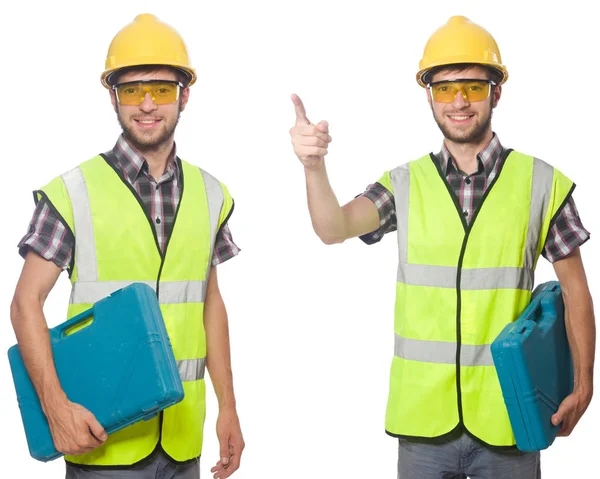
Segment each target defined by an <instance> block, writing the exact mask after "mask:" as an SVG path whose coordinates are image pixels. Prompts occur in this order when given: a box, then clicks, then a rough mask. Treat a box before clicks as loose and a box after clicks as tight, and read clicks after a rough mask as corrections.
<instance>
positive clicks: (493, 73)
mask: <svg viewBox="0 0 600 479" xmlns="http://www.w3.org/2000/svg"><path fill="white" fill-rule="evenodd" d="M473 67H481V68H483V69H485V70H487V71H488V72H489V74H490V78H489V79H490V80H492V81H493V82H494V83H496V85H499V84H500V82H501V81H502V77H503V76H504V74H503V73H502V72H500V71H499V70H497V69H495V68H494V67H491V66H489V65H483V64H481V63H454V64H450V65H440V66H439V67H434V68H432V69H431V70H429V71H428V72H426V73H425V74H424V75H423V77H422V80H423V83H425V84H428V83H430V82H431V79H432V78H433V76H434V75H435V74H436V73H438V72H441V71H442V70H443V71H450V72H458V71H462V70H466V69H467V68H473Z"/></svg>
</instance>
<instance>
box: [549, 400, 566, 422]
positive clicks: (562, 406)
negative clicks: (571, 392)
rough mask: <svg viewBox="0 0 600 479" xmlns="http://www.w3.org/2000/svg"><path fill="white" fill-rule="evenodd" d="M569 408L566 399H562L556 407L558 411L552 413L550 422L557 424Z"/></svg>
mask: <svg viewBox="0 0 600 479" xmlns="http://www.w3.org/2000/svg"><path fill="white" fill-rule="evenodd" d="M568 409H569V405H568V403H567V401H563V402H562V403H561V404H560V406H559V407H558V411H556V413H554V414H553V415H552V424H553V425H554V426H558V425H559V424H560V423H561V422H562V421H563V419H564V418H565V416H566V414H567V411H568Z"/></svg>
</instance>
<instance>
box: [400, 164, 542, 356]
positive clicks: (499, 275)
mask: <svg viewBox="0 0 600 479" xmlns="http://www.w3.org/2000/svg"><path fill="white" fill-rule="evenodd" d="M532 175H533V176H532V189H531V205H530V212H529V225H528V230H527V240H526V246H525V252H524V253H525V256H524V267H523V268H517V267H500V268H462V269H461V274H460V284H458V285H457V278H458V277H459V276H458V275H457V273H458V268H457V267H455V266H438V265H427V264H414V263H408V261H407V255H408V224H409V220H408V212H409V206H410V205H409V199H410V169H409V165H408V164H406V165H402V166H401V167H399V168H397V169H396V174H395V175H393V176H392V184H393V189H394V192H395V196H394V200H395V205H396V216H397V220H398V255H399V259H400V261H399V266H398V282H399V283H404V284H409V285H415V286H431V287H438V288H457V287H459V288H460V290H462V291H468V290H487V289H503V288H508V289H524V290H531V289H533V284H534V269H535V258H536V251H537V248H538V243H537V241H538V238H539V237H540V235H541V231H540V225H542V224H543V220H544V215H545V213H546V211H547V209H548V206H549V202H550V192H551V191H552V182H553V168H552V167H551V166H550V165H548V164H546V163H544V162H543V161H540V160H538V159H537V158H534V163H533V172H532ZM456 347H457V343H456V342H441V341H424V340H415V339H409V338H404V337H401V336H399V335H396V337H395V347H394V349H395V355H396V356H398V357H400V358H403V359H409V360H414V361H422V362H432V363H440V364H454V363H456ZM460 364H461V365H462V366H493V364H494V363H493V361H492V357H491V353H490V345H489V344H483V345H467V344H461V351H460Z"/></svg>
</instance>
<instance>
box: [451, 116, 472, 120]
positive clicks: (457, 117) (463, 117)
mask: <svg viewBox="0 0 600 479" xmlns="http://www.w3.org/2000/svg"><path fill="white" fill-rule="evenodd" d="M450 118H452V119H453V120H466V119H467V118H469V117H468V116H451V117H450Z"/></svg>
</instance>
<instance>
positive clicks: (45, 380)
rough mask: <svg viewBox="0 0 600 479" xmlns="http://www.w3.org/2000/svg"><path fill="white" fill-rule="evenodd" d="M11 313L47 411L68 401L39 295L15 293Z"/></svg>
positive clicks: (35, 383) (24, 359)
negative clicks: (56, 365) (35, 296)
mask: <svg viewBox="0 0 600 479" xmlns="http://www.w3.org/2000/svg"><path fill="white" fill-rule="evenodd" d="M10 312H11V322H12V325H13V328H14V331H15V335H16V337H17V341H18V344H19V351H20V353H21V356H22V358H23V362H24V364H25V368H26V369H27V373H28V374H29V377H30V379H31V382H32V384H33V386H34V388H35V390H36V392H37V395H38V397H39V398H40V403H41V405H42V409H43V410H44V412H45V413H46V412H47V411H48V409H49V408H52V407H53V405H55V404H57V403H60V402H61V401H64V400H65V399H66V395H65V393H64V391H63V389H62V387H61V385H60V382H59V379H58V376H57V374H56V368H55V366H54V359H53V356H52V346H51V343H50V335H49V331H48V326H47V323H46V319H45V317H44V313H43V310H42V302H41V301H40V299H38V298H25V297H21V296H15V298H14V299H13V302H12V304H11V310H10Z"/></svg>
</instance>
